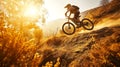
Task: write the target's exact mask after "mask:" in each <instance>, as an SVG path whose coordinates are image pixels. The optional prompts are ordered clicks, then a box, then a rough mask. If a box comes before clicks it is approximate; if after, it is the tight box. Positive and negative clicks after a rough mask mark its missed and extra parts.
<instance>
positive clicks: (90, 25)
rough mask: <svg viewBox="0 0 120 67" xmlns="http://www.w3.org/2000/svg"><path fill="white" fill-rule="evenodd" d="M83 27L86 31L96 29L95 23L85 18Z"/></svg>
mask: <svg viewBox="0 0 120 67" xmlns="http://www.w3.org/2000/svg"><path fill="white" fill-rule="evenodd" d="M82 26H83V28H84V29H86V30H92V29H93V28H94V24H93V22H92V21H91V20H89V19H87V18H84V19H83V20H82Z"/></svg>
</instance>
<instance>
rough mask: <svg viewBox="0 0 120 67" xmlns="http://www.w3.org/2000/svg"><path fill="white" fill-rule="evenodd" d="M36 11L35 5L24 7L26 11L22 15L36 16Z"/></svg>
mask: <svg viewBox="0 0 120 67" xmlns="http://www.w3.org/2000/svg"><path fill="white" fill-rule="evenodd" d="M37 13H38V11H37V8H36V7H35V6H29V7H28V8H26V11H25V12H24V15H25V16H27V17H29V16H30V17H33V16H36V15H37Z"/></svg>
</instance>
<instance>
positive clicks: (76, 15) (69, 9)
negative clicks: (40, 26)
mask: <svg viewBox="0 0 120 67" xmlns="http://www.w3.org/2000/svg"><path fill="white" fill-rule="evenodd" d="M65 8H67V11H66V13H65V16H66V17H68V18H70V16H71V14H74V17H73V18H72V19H73V20H72V21H73V22H74V23H75V24H76V25H77V27H80V26H79V24H78V23H79V22H80V20H79V17H80V11H79V7H78V6H75V5H71V4H67V5H66V6H65ZM69 12H70V14H69V16H67V14H68V13H69Z"/></svg>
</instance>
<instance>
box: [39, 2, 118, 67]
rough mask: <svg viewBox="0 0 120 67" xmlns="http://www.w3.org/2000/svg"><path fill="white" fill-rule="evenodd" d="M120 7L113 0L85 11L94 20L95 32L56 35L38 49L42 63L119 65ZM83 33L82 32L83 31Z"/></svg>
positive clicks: (84, 66)
mask: <svg viewBox="0 0 120 67" xmlns="http://www.w3.org/2000/svg"><path fill="white" fill-rule="evenodd" d="M119 6H120V1H119V0H113V1H111V2H110V3H109V4H107V5H105V6H100V7H97V8H94V9H91V10H88V11H86V12H84V13H83V14H84V15H85V17H87V18H89V19H91V20H93V21H94V24H95V28H94V29H93V30H92V31H89V32H86V31H83V32H82V33H79V32H78V31H77V32H76V33H75V34H74V35H71V36H67V35H61V36H53V37H51V38H49V39H47V40H46V41H45V42H44V43H43V45H42V46H41V47H40V49H43V50H38V53H39V54H41V55H42V56H43V59H42V61H41V62H40V64H39V66H40V67H41V66H52V65H56V64H57V65H58V66H59V67H119V66H120V64H119V63H120V9H118V8H119ZM80 32H81V31H80Z"/></svg>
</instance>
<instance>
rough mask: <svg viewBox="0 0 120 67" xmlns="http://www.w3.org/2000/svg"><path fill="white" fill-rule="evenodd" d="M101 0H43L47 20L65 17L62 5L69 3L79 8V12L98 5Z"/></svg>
mask: <svg viewBox="0 0 120 67" xmlns="http://www.w3.org/2000/svg"><path fill="white" fill-rule="evenodd" d="M100 1H101V0H45V8H46V9H47V11H48V14H47V22H48V21H53V20H56V19H60V18H65V16H64V13H65V12H66V9H65V8H64V6H66V4H68V3H70V4H72V5H76V6H78V7H79V8H80V12H83V11H85V10H89V9H92V8H95V7H98V6H99V5H100Z"/></svg>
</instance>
